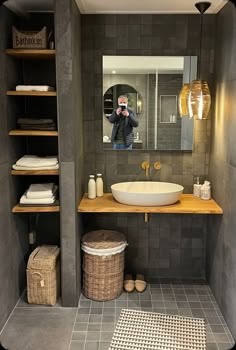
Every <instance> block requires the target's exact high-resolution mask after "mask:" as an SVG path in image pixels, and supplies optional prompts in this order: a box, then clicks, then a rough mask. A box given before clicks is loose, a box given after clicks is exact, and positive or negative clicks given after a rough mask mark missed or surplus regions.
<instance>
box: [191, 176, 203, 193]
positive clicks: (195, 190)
mask: <svg viewBox="0 0 236 350" xmlns="http://www.w3.org/2000/svg"><path fill="white" fill-rule="evenodd" d="M201 187H202V185H201V184H200V183H199V177H197V183H196V184H194V185H193V195H194V196H195V197H201Z"/></svg>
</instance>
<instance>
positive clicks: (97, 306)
mask: <svg viewBox="0 0 236 350" xmlns="http://www.w3.org/2000/svg"><path fill="white" fill-rule="evenodd" d="M157 282H158V283H152V284H150V285H148V288H147V290H146V291H145V292H144V293H142V294H140V293H137V292H135V291H134V292H132V293H130V294H128V293H126V292H123V293H122V295H121V296H120V297H119V298H118V299H116V300H114V301H107V302H96V301H91V300H89V299H87V298H85V297H84V296H83V295H82V296H81V298H80V301H79V306H78V308H61V307H60V306H59V305H56V306H54V307H51V308H50V307H43V306H32V305H28V304H27V303H26V302H25V297H23V298H22V299H21V300H20V301H19V302H18V304H17V306H16V308H15V309H14V311H13V313H12V315H11V317H10V318H9V321H8V322H7V324H6V326H5V328H4V330H3V331H2V333H1V335H0V339H1V341H2V343H3V345H5V346H6V347H7V348H8V349H9V350H22V349H24V350H41V349H47V350H54V349H55V350H108V348H109V344H110V341H111V338H112V335H113V332H114V329H115V325H116V321H117V319H118V318H119V314H120V312H121V309H122V308H132V309H136V310H144V311H153V312H159V313H166V314H173V315H182V316H193V317H202V318H204V319H205V321H206V324H207V350H228V349H230V348H231V346H232V344H233V338H232V336H231V334H230V332H229V329H228V327H227V325H226V323H225V321H224V318H223V316H222V314H221V312H220V310H219V307H218V305H217V303H216V301H215V299H214V297H213V295H212V293H211V290H210V288H209V286H208V285H207V284H205V283H204V282H202V281H198V282H197V284H196V282H192V283H191V281H189V280H187V281H182V282H181V283H180V280H178V281H167V280H159V281H157Z"/></svg>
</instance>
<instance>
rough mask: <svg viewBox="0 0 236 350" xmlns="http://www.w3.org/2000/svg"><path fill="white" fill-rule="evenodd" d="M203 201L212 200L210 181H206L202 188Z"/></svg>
mask: <svg viewBox="0 0 236 350" xmlns="http://www.w3.org/2000/svg"><path fill="white" fill-rule="evenodd" d="M201 199H204V200H209V199H211V184H210V182H209V181H204V184H203V185H202V187H201Z"/></svg>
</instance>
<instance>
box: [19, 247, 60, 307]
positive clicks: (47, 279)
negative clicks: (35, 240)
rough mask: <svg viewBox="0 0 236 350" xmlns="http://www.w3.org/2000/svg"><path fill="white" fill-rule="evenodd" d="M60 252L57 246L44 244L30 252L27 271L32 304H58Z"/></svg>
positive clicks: (28, 290)
mask: <svg viewBox="0 0 236 350" xmlns="http://www.w3.org/2000/svg"><path fill="white" fill-rule="evenodd" d="M59 252H60V250H59V248H58V247H57V246H50V245H43V246H41V247H37V248H36V249H35V250H34V251H33V252H32V253H31V254H30V257H29V260H28V264H27V271H26V272H27V298H28V302H29V303H30V304H43V305H54V304H56V301H57V296H58V294H59V293H58V292H59V286H60V264H59Z"/></svg>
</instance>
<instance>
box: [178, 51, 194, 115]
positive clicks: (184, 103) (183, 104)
mask: <svg viewBox="0 0 236 350" xmlns="http://www.w3.org/2000/svg"><path fill="white" fill-rule="evenodd" d="M188 64H189V67H188V70H189V79H188V81H189V83H184V84H183V86H182V89H181V90H180V93H179V97H178V104H179V115H180V117H181V118H183V117H188V116H189V112H188V97H189V92H190V79H191V57H190V60H189V63H188Z"/></svg>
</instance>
